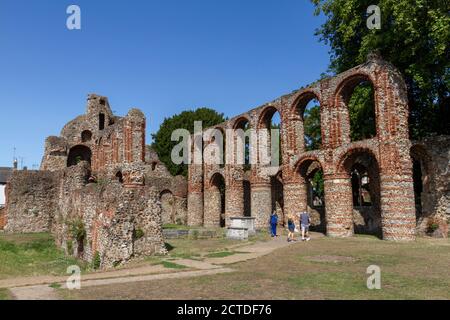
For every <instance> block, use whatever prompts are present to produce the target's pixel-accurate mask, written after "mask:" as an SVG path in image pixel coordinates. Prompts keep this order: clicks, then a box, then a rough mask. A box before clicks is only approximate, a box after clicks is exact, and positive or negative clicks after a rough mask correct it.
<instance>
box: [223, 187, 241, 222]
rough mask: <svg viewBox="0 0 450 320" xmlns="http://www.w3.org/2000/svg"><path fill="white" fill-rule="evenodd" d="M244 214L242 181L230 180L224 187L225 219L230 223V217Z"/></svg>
mask: <svg viewBox="0 0 450 320" xmlns="http://www.w3.org/2000/svg"><path fill="white" fill-rule="evenodd" d="M242 216H244V185H243V181H235V182H231V184H230V186H229V187H228V188H226V189H225V221H226V226H229V225H230V218H231V217H242Z"/></svg>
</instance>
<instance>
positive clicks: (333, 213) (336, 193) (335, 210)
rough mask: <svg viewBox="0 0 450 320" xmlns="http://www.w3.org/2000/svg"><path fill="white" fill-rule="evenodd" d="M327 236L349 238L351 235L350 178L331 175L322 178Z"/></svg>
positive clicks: (351, 200) (351, 203)
mask: <svg viewBox="0 0 450 320" xmlns="http://www.w3.org/2000/svg"><path fill="white" fill-rule="evenodd" d="M324 188H325V209H326V223H327V235H328V236H329V237H351V236H352V235H353V196H352V184H351V180H350V177H349V176H347V175H331V176H325V177H324Z"/></svg>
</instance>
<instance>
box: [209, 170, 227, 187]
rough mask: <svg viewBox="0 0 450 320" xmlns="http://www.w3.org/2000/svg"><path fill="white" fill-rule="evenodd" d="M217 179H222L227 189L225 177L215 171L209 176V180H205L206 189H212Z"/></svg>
mask: <svg viewBox="0 0 450 320" xmlns="http://www.w3.org/2000/svg"><path fill="white" fill-rule="evenodd" d="M217 179H223V181H224V184H225V186H226V187H227V183H226V179H225V175H224V174H223V173H222V172H219V171H215V172H212V173H211V174H210V178H209V179H208V180H207V187H208V188H212V187H214V185H215V182H217Z"/></svg>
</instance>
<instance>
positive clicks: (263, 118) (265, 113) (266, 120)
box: [258, 105, 283, 129]
mask: <svg viewBox="0 0 450 320" xmlns="http://www.w3.org/2000/svg"><path fill="white" fill-rule="evenodd" d="M277 112H278V113H279V114H280V121H281V123H282V122H283V121H282V113H281V110H279V109H278V108H277V107H276V106H274V105H268V106H266V107H264V108H263V109H262V111H261V112H260V113H259V117H258V129H266V128H268V127H269V126H270V121H271V119H272V117H273V116H274V115H275V113H277Z"/></svg>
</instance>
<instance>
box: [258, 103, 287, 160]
mask: <svg viewBox="0 0 450 320" xmlns="http://www.w3.org/2000/svg"><path fill="white" fill-rule="evenodd" d="M281 127H282V123H281V115H280V113H279V112H278V111H277V109H276V108H273V107H271V108H269V109H268V110H266V111H265V113H264V115H263V118H262V121H261V122H260V130H261V129H262V130H267V132H266V133H267V142H265V141H260V145H261V147H262V148H264V147H266V148H267V150H266V154H267V156H268V157H270V158H269V159H268V160H269V161H270V165H271V166H272V167H277V166H281V165H282V144H281ZM264 144H265V146H264ZM260 155H261V153H260V154H259V156H260ZM261 161H263V162H266V161H265V160H263V159H260V162H261ZM262 164H263V165H265V164H266V163H262Z"/></svg>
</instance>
